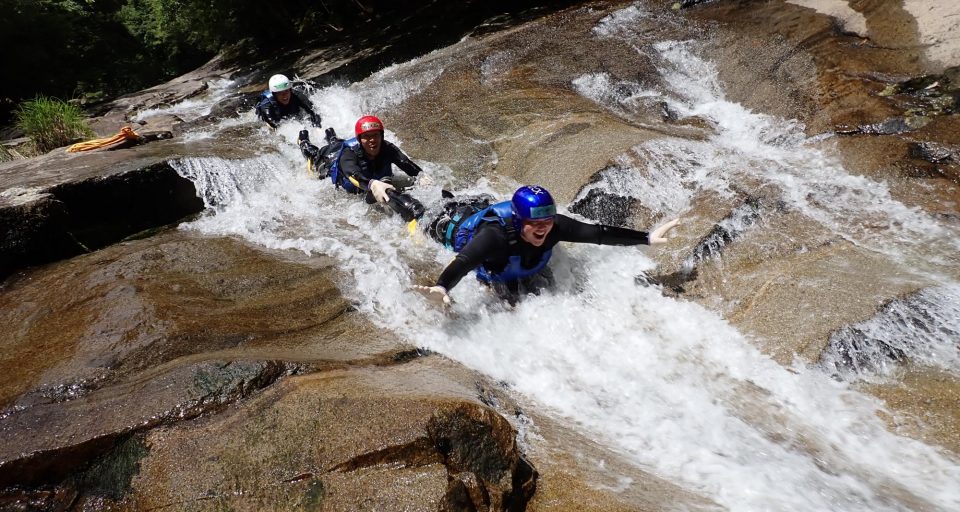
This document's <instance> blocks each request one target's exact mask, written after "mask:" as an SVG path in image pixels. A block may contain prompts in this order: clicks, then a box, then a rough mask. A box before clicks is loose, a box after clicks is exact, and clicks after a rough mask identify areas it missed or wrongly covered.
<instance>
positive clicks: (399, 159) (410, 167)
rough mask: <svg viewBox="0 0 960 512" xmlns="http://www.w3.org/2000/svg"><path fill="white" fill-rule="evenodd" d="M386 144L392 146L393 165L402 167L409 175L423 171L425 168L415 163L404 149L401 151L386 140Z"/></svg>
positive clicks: (391, 158)
mask: <svg viewBox="0 0 960 512" xmlns="http://www.w3.org/2000/svg"><path fill="white" fill-rule="evenodd" d="M384 145H387V147H388V148H390V153H391V155H390V161H391V162H392V163H393V165H396V166H397V167H399V168H400V170H401V171H403V172H405V173H407V175H409V176H416V175H418V174H420V173H421V172H423V169H421V168H420V166H419V165H417V164H415V163H414V162H413V160H410V157H408V156H407V155H406V154H405V153H404V152H403V151H400V148H398V147H396V146H394V145H393V144H390V143H388V142H386V141H384Z"/></svg>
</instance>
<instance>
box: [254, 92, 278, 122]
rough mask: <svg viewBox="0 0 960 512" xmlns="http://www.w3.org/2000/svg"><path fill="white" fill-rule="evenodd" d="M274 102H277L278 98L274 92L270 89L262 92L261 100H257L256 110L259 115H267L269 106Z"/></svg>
mask: <svg viewBox="0 0 960 512" xmlns="http://www.w3.org/2000/svg"><path fill="white" fill-rule="evenodd" d="M272 103H277V100H276V99H275V98H274V97H273V93H272V92H270V89H267V90H266V91H263V92H262V93H260V101H258V102H257V106H256V109H255V110H256V112H257V116H258V117H265V116H266V115H267V114H266V112H267V107H269V106H270V104H272Z"/></svg>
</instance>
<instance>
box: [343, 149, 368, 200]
mask: <svg viewBox="0 0 960 512" xmlns="http://www.w3.org/2000/svg"><path fill="white" fill-rule="evenodd" d="M358 158H359V157H358V156H357V153H356V151H353V150H352V149H350V148H349V147H347V148H344V149H343V153H342V154H341V155H340V172H342V173H344V174H345V176H346V177H352V178H353V179H354V180H356V182H357V184H359V186H360V188H361V189H363V190H367V188H368V186H367V184H368V183H369V182H370V178H369V177H368V176H364V174H363V168H362V167H361V166H360V162H359V161H358Z"/></svg>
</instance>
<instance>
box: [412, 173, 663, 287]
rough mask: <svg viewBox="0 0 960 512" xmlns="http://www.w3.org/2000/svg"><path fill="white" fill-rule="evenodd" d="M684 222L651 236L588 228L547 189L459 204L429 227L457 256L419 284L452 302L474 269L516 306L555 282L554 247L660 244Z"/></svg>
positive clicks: (530, 188)
mask: <svg viewBox="0 0 960 512" xmlns="http://www.w3.org/2000/svg"><path fill="white" fill-rule="evenodd" d="M678 223H679V219H674V220H672V221H670V222H667V223H666V224H664V225H662V226H660V227H659V228H657V229H656V230H654V231H653V232H651V233H647V232H645V231H636V230H633V229H627V228H620V227H615V226H606V225H603V224H588V223H585V222H580V221H578V220H574V219H572V218H570V217H567V216H566V215H560V214H558V213H557V206H556V203H555V202H554V200H553V197H552V196H551V195H550V192H548V191H547V190H546V189H545V188H543V187H541V186H538V185H533V186H524V187H520V188H519V189H517V191H516V192H515V193H514V194H513V199H511V200H510V201H504V202H501V203H495V204H489V205H484V203H483V202H481V203H480V204H463V203H461V204H457V205H455V206H453V207H452V208H448V209H447V211H445V212H444V214H443V215H440V216H438V218H437V219H435V220H434V221H433V222H432V223H430V225H429V228H428V233H429V234H430V236H431V238H433V239H434V240H436V241H438V242H440V243H441V244H444V245H445V246H447V247H449V248H451V249H453V250H454V251H456V252H457V256H456V257H455V258H454V259H453V261H451V262H450V264H448V265H447V267H446V268H445V269H444V270H443V272H442V273H441V274H440V277H438V278H437V281H436V284H434V285H433V286H417V287H416V289H418V290H419V291H421V292H423V293H424V294H425V295H427V296H428V297H430V298H431V299H434V300H437V301H439V302H442V303H443V304H449V303H450V296H449V295H448V293H449V291H450V290H451V289H453V287H454V286H456V285H457V283H459V282H460V280H461V279H463V277H464V276H466V275H467V274H468V273H469V272H470V271H471V270H476V273H477V279H479V280H480V281H482V282H484V283H488V284H490V285H491V286H493V287H494V289H495V290H496V291H497V292H498V293H499V294H500V295H501V296H503V297H505V298H506V299H508V300H509V301H510V302H511V303H515V302H516V300H517V299H518V298H519V296H520V294H521V293H524V292H536V291H537V290H539V289H540V288H542V287H543V286H544V285H548V284H549V283H550V278H549V273H547V272H545V270H547V269H546V266H547V262H549V261H550V256H551V254H552V253H553V248H554V246H556V245H557V244H558V243H560V242H574V243H592V244H598V245H640V244H646V245H654V244H662V243H666V241H667V239H666V238H664V235H665V234H666V232H667V231H669V230H670V229H671V228H673V227H674V226H676V225H677V224H678Z"/></svg>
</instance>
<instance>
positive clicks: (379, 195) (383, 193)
mask: <svg viewBox="0 0 960 512" xmlns="http://www.w3.org/2000/svg"><path fill="white" fill-rule="evenodd" d="M367 187H369V188H370V192H371V193H372V194H373V197H374V198H375V199H376V200H377V201H379V202H381V203H386V202H387V201H390V196H388V195H387V190H397V189H396V188H395V187H394V186H393V185H391V184H389V183H386V182H383V181H380V180H370V183H369V184H368V185H367Z"/></svg>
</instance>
